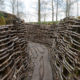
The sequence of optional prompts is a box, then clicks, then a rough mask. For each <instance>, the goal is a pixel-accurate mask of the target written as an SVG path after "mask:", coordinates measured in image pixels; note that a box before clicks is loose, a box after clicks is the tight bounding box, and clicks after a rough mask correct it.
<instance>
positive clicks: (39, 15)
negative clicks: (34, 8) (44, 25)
mask: <svg viewBox="0 0 80 80" xmlns="http://www.w3.org/2000/svg"><path fill="white" fill-rule="evenodd" d="M38 22H41V4H40V0H38Z"/></svg>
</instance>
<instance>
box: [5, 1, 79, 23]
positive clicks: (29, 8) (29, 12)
mask: <svg viewBox="0 0 80 80" xmlns="http://www.w3.org/2000/svg"><path fill="white" fill-rule="evenodd" d="M6 1H7V0H6ZM22 1H23V3H24V12H25V14H26V17H25V18H24V19H25V20H26V21H28V22H29V21H30V22H35V21H37V9H36V7H37V1H38V0H22ZM79 4H80V3H79ZM6 11H7V12H11V11H10V10H9V8H6ZM59 11H62V9H61V8H59ZM76 13H77V8H76V3H75V4H74V5H73V8H72V12H71V15H72V16H76V15H77V14H76ZM47 14H48V15H47V17H46V20H48V21H51V11H47ZM79 15H80V5H79ZM62 18H64V12H59V17H58V19H62ZM42 20H43V19H42Z"/></svg>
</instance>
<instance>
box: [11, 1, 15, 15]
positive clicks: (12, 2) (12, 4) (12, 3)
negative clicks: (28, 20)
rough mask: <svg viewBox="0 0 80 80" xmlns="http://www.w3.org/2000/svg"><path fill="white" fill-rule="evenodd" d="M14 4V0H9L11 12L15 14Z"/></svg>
mask: <svg viewBox="0 0 80 80" xmlns="http://www.w3.org/2000/svg"><path fill="white" fill-rule="evenodd" d="M15 6H16V0H10V8H11V10H12V13H13V14H15V11H16V8H15Z"/></svg>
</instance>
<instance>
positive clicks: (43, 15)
mask: <svg viewBox="0 0 80 80" xmlns="http://www.w3.org/2000/svg"><path fill="white" fill-rule="evenodd" d="M47 4H48V2H47V1H46V0H42V1H41V18H44V22H45V21H46V17H47Z"/></svg>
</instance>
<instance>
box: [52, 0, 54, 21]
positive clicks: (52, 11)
mask: <svg viewBox="0 0 80 80" xmlns="http://www.w3.org/2000/svg"><path fill="white" fill-rule="evenodd" d="M53 21H54V5H53V0H52V22H53Z"/></svg>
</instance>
